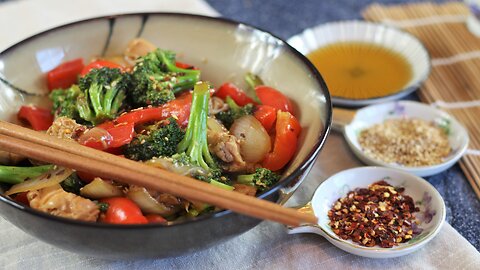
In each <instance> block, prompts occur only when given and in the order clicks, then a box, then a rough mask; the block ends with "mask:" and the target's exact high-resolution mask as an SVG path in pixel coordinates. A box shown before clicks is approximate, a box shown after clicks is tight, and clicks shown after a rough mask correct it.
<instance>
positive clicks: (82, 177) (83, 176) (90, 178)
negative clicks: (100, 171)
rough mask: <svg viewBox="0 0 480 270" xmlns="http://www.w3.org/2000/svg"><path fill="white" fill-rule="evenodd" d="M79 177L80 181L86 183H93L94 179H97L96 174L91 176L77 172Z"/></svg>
mask: <svg viewBox="0 0 480 270" xmlns="http://www.w3.org/2000/svg"><path fill="white" fill-rule="evenodd" d="M77 176H78V177H79V178H80V180H82V181H83V182H85V183H90V182H92V181H93V179H95V177H96V176H95V175H94V174H91V173H88V172H80V171H77Z"/></svg>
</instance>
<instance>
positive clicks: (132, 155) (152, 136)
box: [124, 118, 185, 160]
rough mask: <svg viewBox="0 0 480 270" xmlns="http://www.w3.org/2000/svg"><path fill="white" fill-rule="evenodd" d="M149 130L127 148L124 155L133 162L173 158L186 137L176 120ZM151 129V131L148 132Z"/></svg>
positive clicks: (170, 120)
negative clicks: (154, 158)
mask: <svg viewBox="0 0 480 270" xmlns="http://www.w3.org/2000/svg"><path fill="white" fill-rule="evenodd" d="M160 123H161V124H163V125H161V124H160V125H158V124H157V125H153V126H150V127H149V128H147V133H146V134H140V135H137V136H136V137H135V138H134V139H133V140H132V141H131V142H130V143H129V144H128V145H126V147H125V151H124V155H125V157H126V158H128V159H133V160H149V159H151V158H153V157H161V156H166V157H169V156H172V155H174V154H176V153H177V145H178V144H179V143H180V141H181V140H182V139H183V137H184V136H185V132H184V131H183V130H182V129H181V128H180V126H179V125H178V123H177V121H176V120H175V119H174V118H169V119H168V120H167V121H162V122H160ZM148 129H151V130H148Z"/></svg>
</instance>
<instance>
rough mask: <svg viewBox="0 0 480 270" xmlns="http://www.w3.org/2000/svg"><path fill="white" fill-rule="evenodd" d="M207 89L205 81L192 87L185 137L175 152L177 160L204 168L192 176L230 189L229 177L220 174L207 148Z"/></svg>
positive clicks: (208, 96) (208, 93)
mask: <svg viewBox="0 0 480 270" xmlns="http://www.w3.org/2000/svg"><path fill="white" fill-rule="evenodd" d="M209 90H210V87H209V85H208V84H207V83H205V82H200V83H197V84H196V85H195V87H194V89H193V97H192V106H191V108H190V118H189V120H188V126H187V130H186V133H185V137H184V138H183V140H182V141H181V142H180V143H179V144H178V147H177V152H178V154H179V155H180V156H178V158H177V160H181V161H186V162H190V164H193V165H195V166H199V167H201V168H202V169H203V170H204V171H198V173H194V174H193V175H192V176H193V177H194V178H197V179H199V180H202V181H205V182H208V183H211V184H213V185H216V186H218V187H222V188H224V189H230V190H231V189H233V187H232V186H230V185H229V184H228V182H229V179H228V178H227V177H225V176H224V175H222V171H221V169H220V168H219V166H218V164H217V162H216V161H215V159H214V158H213V157H212V155H211V154H210V150H209V149H208V143H207V116H208V101H209V99H210V92H209ZM185 155H186V156H187V157H185Z"/></svg>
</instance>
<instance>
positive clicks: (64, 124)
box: [47, 117, 87, 140]
mask: <svg viewBox="0 0 480 270" xmlns="http://www.w3.org/2000/svg"><path fill="white" fill-rule="evenodd" d="M86 130H87V127H86V126H84V125H80V124H77V122H76V121H75V120H73V119H71V118H68V117H58V118H57V119H55V121H53V124H52V125H51V126H50V127H49V128H48V130H47V134H48V135H50V136H54V137H57V138H60V139H73V140H75V139H77V138H78V137H80V135H82V134H83V132H85V131H86Z"/></svg>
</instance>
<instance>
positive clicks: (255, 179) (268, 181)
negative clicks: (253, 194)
mask: <svg viewBox="0 0 480 270" xmlns="http://www.w3.org/2000/svg"><path fill="white" fill-rule="evenodd" d="M279 179H280V176H279V175H278V174H276V173H274V172H272V171H270V170H269V169H265V168H258V169H256V170H255V173H252V174H245V175H239V176H238V177H237V182H238V183H240V184H246V185H253V186H255V187H257V188H258V190H260V191H264V190H266V189H268V188H269V187H271V186H273V185H274V184H275V183H277V182H278V180H279Z"/></svg>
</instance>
